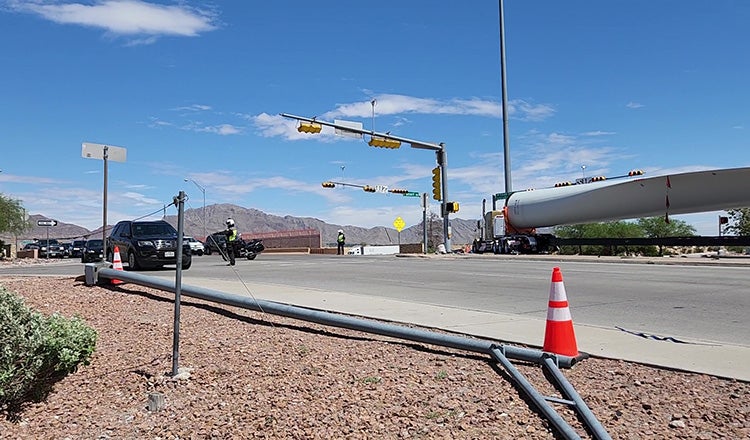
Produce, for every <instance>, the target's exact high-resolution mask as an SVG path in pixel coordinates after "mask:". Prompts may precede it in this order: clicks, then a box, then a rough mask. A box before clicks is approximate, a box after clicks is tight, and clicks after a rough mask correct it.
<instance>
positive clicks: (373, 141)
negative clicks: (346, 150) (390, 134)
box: [367, 136, 401, 148]
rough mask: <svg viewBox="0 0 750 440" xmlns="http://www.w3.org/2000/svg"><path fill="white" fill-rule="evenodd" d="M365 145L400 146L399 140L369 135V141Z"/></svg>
mask: <svg viewBox="0 0 750 440" xmlns="http://www.w3.org/2000/svg"><path fill="white" fill-rule="evenodd" d="M367 145H369V146H371V147H380V148H398V147H400V146H401V141H397V140H395V139H390V138H384V137H375V136H371V137H370V142H368V143H367Z"/></svg>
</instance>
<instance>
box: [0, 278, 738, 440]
mask: <svg viewBox="0 0 750 440" xmlns="http://www.w3.org/2000/svg"><path fill="white" fill-rule="evenodd" d="M0 285H2V286H4V287H5V288H7V289H8V290H11V291H14V292H16V293H18V294H20V295H22V296H23V297H24V298H25V300H26V303H27V304H28V305H30V306H32V307H34V308H35V309H37V310H39V311H41V312H43V313H45V314H51V313H53V312H59V313H61V314H63V315H65V316H73V315H78V316H81V317H82V318H83V319H85V320H86V322H88V324H89V325H91V326H92V327H94V328H95V329H96V330H97V332H98V334H99V338H98V342H97V348H96V351H95V354H94V357H93V360H92V363H91V364H90V365H88V366H85V367H81V368H80V369H79V370H78V372H76V373H75V374H72V375H70V376H68V377H67V378H65V379H64V380H62V381H61V382H59V383H58V384H57V385H56V386H55V388H54V390H53V392H52V393H51V394H50V395H49V396H48V398H47V399H46V401H44V402H42V403H36V404H31V405H29V406H28V407H27V408H26V409H25V410H24V412H23V413H22V414H21V420H20V421H18V422H11V421H9V420H7V419H6V418H5V417H1V418H0V438H3V439H154V440H156V439H204V438H212V439H250V438H266V439H343V438H346V439H402V438H409V439H412V438H424V439H427V438H429V439H489V438H497V439H506V438H530V439H552V438H556V437H555V435H554V433H553V432H552V431H551V430H550V428H549V426H548V423H547V422H546V421H545V420H544V419H543V418H542V417H540V416H539V415H538V414H537V412H535V411H534V410H532V409H531V408H530V407H529V405H528V404H527V403H526V401H525V399H524V398H523V397H522V395H521V394H520V393H519V391H518V390H517V389H516V388H514V387H513V386H512V385H511V383H510V382H509V380H508V377H507V375H506V374H505V373H504V372H502V371H500V370H499V369H495V368H494V365H493V364H492V363H491V362H490V360H489V358H488V357H487V358H485V357H483V356H477V355H474V354H467V353H464V352H460V351H455V350H450V349H445V348H442V347H435V346H428V345H423V344H417V343H411V342H403V341H399V340H394V339H390V338H386V337H380V336H374V335H370V334H364V333H359V332H355V331H349V330H343V329H337V328H330V327H323V326H319V325H316V324H310V323H306V322H302V321H296V320H291V319H287V318H282V317H278V316H272V315H266V314H261V313H256V312H251V311H246V310H242V309H237V308H232V307H228V306H220V305H211V304H209V303H206V302H202V301H198V300H194V299H192V298H184V299H183V302H182V308H181V315H182V316H181V324H180V330H181V331H180V367H181V370H184V374H180V375H178V376H177V377H174V378H173V377H171V375H170V372H171V370H172V359H171V354H172V326H173V303H172V302H171V298H170V297H171V295H169V294H166V293H164V292H160V291H157V290H153V289H148V288H145V287H140V286H136V285H122V286H119V287H116V288H107V287H86V286H84V285H83V282H82V281H81V279H80V278H79V279H73V278H44V279H30V278H20V277H9V276H6V277H2V276H0ZM514 364H515V365H516V366H517V367H518V369H519V370H520V371H521V372H522V373H523V374H524V375H526V377H527V378H528V379H529V380H530V381H531V383H533V384H534V385H535V386H536V387H537V389H539V390H540V391H541V392H542V393H543V394H545V395H554V396H559V393H557V392H556V391H555V390H554V388H553V387H552V386H550V385H549V383H548V382H547V380H546V379H545V378H544V375H543V374H542V372H541V369H540V367H538V366H534V365H528V364H524V363H519V362H515V363H514ZM563 373H564V374H565V375H566V377H567V378H568V380H569V381H570V382H571V383H572V384H573V386H574V387H575V388H576V390H578V392H579V393H580V394H581V396H582V397H583V399H584V401H586V403H587V404H588V406H589V407H590V408H591V410H592V411H593V412H594V414H595V415H596V417H597V418H598V419H599V421H600V422H601V423H602V425H603V426H604V428H605V429H606V430H607V431H608V432H609V433H610V435H611V436H612V438H615V439H641V438H659V439H662V438H676V439H714V438H722V439H743V438H744V439H748V438H750V384H748V383H744V382H738V381H732V380H726V379H721V378H716V377H712V376H707V375H701V374H691V373H683V372H674V371H668V370H662V369H657V368H652V367H648V366H644V365H639V364H634V363H628V362H622V361H614V360H606V359H596V358H590V359H587V360H584V361H582V362H580V363H579V364H577V365H576V366H575V367H573V368H572V369H569V370H563ZM151 393H160V394H163V396H164V398H165V408H164V409H163V410H161V411H153V412H150V411H149V410H148V400H149V395H150V394H151ZM556 409H557V410H558V412H559V413H560V414H561V415H562V416H563V418H565V420H567V421H568V423H570V424H571V426H573V427H574V428H575V429H576V430H577V431H578V432H579V433H580V434H581V435H582V437H583V438H590V436H589V434H587V433H586V432H585V430H584V429H583V427H582V425H581V423H580V421H578V420H577V419H576V417H575V414H574V412H573V411H572V410H571V409H570V408H567V407H565V406H563V405H557V406H556Z"/></svg>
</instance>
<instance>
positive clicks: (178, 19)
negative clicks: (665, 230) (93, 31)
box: [6, 0, 218, 44]
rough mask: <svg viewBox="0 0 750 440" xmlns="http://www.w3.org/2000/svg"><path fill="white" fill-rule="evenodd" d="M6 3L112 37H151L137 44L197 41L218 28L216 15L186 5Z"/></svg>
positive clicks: (109, 0) (114, 0)
mask: <svg viewBox="0 0 750 440" xmlns="http://www.w3.org/2000/svg"><path fill="white" fill-rule="evenodd" d="M6 3H7V6H8V7H9V8H10V9H11V10H14V11H17V12H25V13H31V14H36V15H38V16H40V17H42V18H45V19H47V20H50V21H53V22H55V23H61V24H72V25H79V26H87V27H94V28H100V29H105V30H106V31H107V32H109V33H111V34H113V35H125V36H138V35H144V36H151V38H148V37H146V38H141V39H139V40H138V41H137V44H147V43H150V42H153V41H154V38H153V37H154V36H161V35H173V36H182V37H194V36H197V35H199V34H200V33H203V32H208V31H211V30H214V29H216V28H217V26H218V25H217V22H216V14H215V13H214V12H213V11H210V10H205V9H198V8H191V7H189V6H187V5H185V4H183V3H181V4H179V5H174V6H167V5H160V4H155V3H149V2H145V1H140V0H104V1H95V2H93V4H83V3H65V2H59V1H43V0H36V1H18V0H12V1H9V2H6Z"/></svg>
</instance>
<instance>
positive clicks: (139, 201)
mask: <svg viewBox="0 0 750 440" xmlns="http://www.w3.org/2000/svg"><path fill="white" fill-rule="evenodd" d="M119 197H121V198H124V199H127V200H130V201H132V202H134V206H152V205H157V206H162V205H163V203H162V202H161V200H156V199H152V198H150V197H146V196H144V195H143V194H141V193H137V192H124V193H122V194H119Z"/></svg>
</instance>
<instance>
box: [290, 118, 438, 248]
mask: <svg viewBox="0 0 750 440" xmlns="http://www.w3.org/2000/svg"><path fill="white" fill-rule="evenodd" d="M280 116H281V117H284V118H288V119H296V120H297V121H300V122H306V123H308V125H310V126H313V125H317V126H323V125H324V126H326V127H333V128H335V129H338V130H341V131H343V132H349V133H354V134H358V135H360V136H363V135H369V136H370V138H371V142H372V139H373V138H374V139H377V140H378V141H379V142H383V141H385V142H384V145H385V144H389V143H388V142H387V141H391V140H392V141H398V142H400V143H404V144H409V145H410V146H411V147H412V148H418V149H421V150H432V151H434V152H435V155H436V158H437V164H438V166H439V167H440V178H441V180H442V184H441V185H442V188H441V189H442V193H443V194H442V200H441V201H440V214H441V215H442V217H443V244H444V245H445V251H446V252H450V251H451V240H450V237H449V236H448V231H449V229H450V218H449V214H450V213H449V212H448V209H447V208H446V206H445V205H446V200H448V179H447V176H448V160H447V154H446V152H445V144H444V143H443V142H441V143H439V144H435V143H432V142H422V141H417V140H413V139H407V138H403V137H400V136H394V135H392V134H390V133H379V132H376V131H374V130H364V129H361V128H355V127H350V126H347V125H341V124H336V123H333V122H326V121H320V120H318V119H317V118H307V117H304V116H296V115H290V114H288V113H280ZM318 132H320V130H318V129H316V130H315V131H314V133H318ZM389 145H390V144H389ZM374 146H383V145H374ZM386 148H398V146H397V145H395V143H394V145H393V146H387V147H386Z"/></svg>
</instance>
